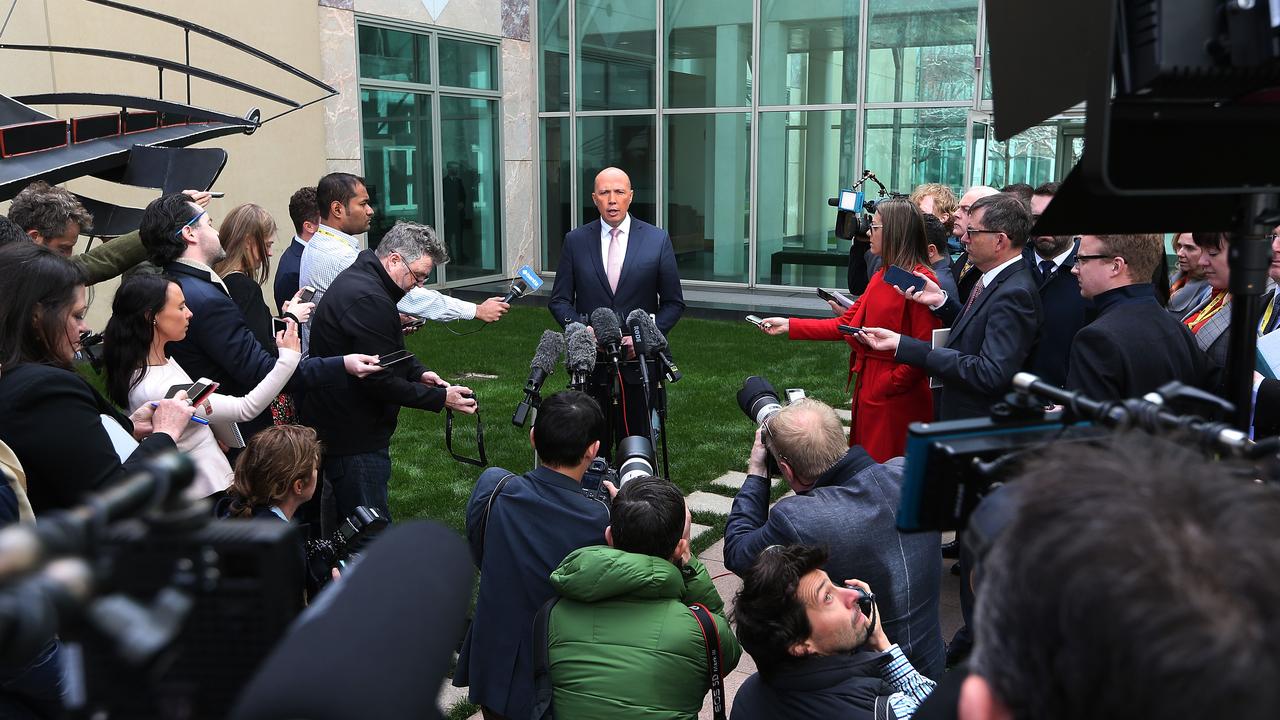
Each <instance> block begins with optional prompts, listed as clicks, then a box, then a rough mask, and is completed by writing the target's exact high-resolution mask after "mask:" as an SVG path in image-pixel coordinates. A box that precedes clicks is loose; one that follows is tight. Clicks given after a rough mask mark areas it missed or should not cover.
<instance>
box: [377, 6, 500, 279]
mask: <svg viewBox="0 0 1280 720" xmlns="http://www.w3.org/2000/svg"><path fill="white" fill-rule="evenodd" d="M357 38H358V43H359V58H360V116H361V128H362V137H363V141H364V142H363V160H364V171H363V172H364V176H365V180H366V183H367V186H368V189H369V196H370V199H371V201H372V202H373V207H374V216H373V222H372V224H371V225H370V228H369V236H368V242H369V247H376V246H377V244H378V242H379V241H380V240H381V239H382V236H383V235H385V234H386V232H387V230H389V229H390V228H391V227H392V226H393V225H394V224H395V222H396V221H397V220H401V219H403V220H410V221H413V222H419V223H426V224H428V225H431V226H432V227H434V228H435V229H436V230H437V232H439V233H440V235H441V237H442V238H443V239H444V241H445V244H446V245H447V246H448V248H449V255H450V262H449V263H448V264H447V265H445V266H444V267H442V268H439V269H438V270H436V271H435V272H433V274H432V279H433V281H437V280H439V281H452V280H466V279H469V278H476V277H486V276H492V275H498V274H501V273H502V272H503V271H504V270H505V263H504V262H503V259H502V224H501V220H500V218H501V217H502V213H501V199H502V157H501V151H500V148H501V146H502V143H501V135H500V134H499V133H500V132H501V130H500V124H501V117H502V115H501V110H500V107H499V96H500V92H499V87H498V85H499V80H498V77H499V73H498V65H497V46H496V45H495V44H493V43H487V42H476V41H472V40H468V39H462V38H458V37H452V36H446V35H437V34H433V33H422V32H409V31H405V30H400V29H395V28H389V27H383V26H381V25H376V24H367V23H364V22H362V23H361V24H360V25H359V27H358V32H357ZM437 155H438V157H437ZM437 160H438V161H437Z"/></svg>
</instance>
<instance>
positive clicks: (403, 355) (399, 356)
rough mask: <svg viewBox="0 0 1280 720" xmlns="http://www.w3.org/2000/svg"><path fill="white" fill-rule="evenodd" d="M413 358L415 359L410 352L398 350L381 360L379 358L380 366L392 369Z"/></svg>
mask: <svg viewBox="0 0 1280 720" xmlns="http://www.w3.org/2000/svg"><path fill="white" fill-rule="evenodd" d="M411 357H413V353H411V352H409V351H408V350H397V351H395V352H393V353H388V354H386V355H383V356H382V357H381V358H379V359H378V365H380V366H382V367H391V366H392V365H395V364H396V363H398V362H403V361H405V360H408V359H409V358H411Z"/></svg>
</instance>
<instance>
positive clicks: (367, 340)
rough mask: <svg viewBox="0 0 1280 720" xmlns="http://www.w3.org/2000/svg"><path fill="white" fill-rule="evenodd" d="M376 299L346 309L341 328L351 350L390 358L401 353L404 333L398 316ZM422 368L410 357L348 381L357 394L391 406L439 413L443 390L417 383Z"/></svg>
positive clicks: (423, 369)
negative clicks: (370, 396) (374, 398)
mask: <svg viewBox="0 0 1280 720" xmlns="http://www.w3.org/2000/svg"><path fill="white" fill-rule="evenodd" d="M383 305H384V303H381V302H379V300H378V299H377V298H373V297H365V298H361V299H359V300H356V301H355V302H354V303H353V304H352V305H351V307H349V308H348V309H347V312H346V315H345V317H344V319H343V329H344V331H345V332H346V334H347V337H348V338H349V339H350V341H351V347H353V348H368V349H367V350H363V349H362V350H361V352H365V353H368V354H370V355H379V356H382V355H390V354H391V353H394V352H398V351H400V350H404V349H405V348H404V331H403V329H402V328H401V325H400V315H399V313H398V312H396V311H395V310H394V309H388V308H386V307H384V306H383ZM423 372H426V367H425V366H424V365H422V364H421V363H419V362H418V361H417V358H412V359H410V360H406V361H404V362H400V363H397V364H395V365H392V366H390V367H388V368H387V369H386V370H384V371H382V372H376V373H374V374H372V375H370V376H368V377H365V378H361V379H358V380H352V382H353V383H354V384H355V385H356V386H357V387H359V388H360V392H362V393H368V394H371V395H373V396H375V397H377V398H378V399H380V400H382V401H384V402H386V403H389V404H393V405H401V406H403V407H412V408H420V409H422V410H431V411H432V412H440V410H441V409H443V408H444V400H445V395H446V393H445V390H444V388H440V387H431V386H427V385H424V384H422V382H421V381H420V379H421V377H422V373H423Z"/></svg>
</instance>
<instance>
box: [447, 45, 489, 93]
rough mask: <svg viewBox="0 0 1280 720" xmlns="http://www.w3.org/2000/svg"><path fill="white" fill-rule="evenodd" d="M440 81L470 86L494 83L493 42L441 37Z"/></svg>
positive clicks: (478, 88)
mask: <svg viewBox="0 0 1280 720" xmlns="http://www.w3.org/2000/svg"><path fill="white" fill-rule="evenodd" d="M439 42H440V84H441V85H452V86H453V87H464V88H471V89H473V90H493V89H495V88H496V87H497V85H496V79H495V77H494V72H493V46H492V45H481V44H479V43H473V42H466V41H465V40H454V39H452V38H445V37H442V38H440V40H439Z"/></svg>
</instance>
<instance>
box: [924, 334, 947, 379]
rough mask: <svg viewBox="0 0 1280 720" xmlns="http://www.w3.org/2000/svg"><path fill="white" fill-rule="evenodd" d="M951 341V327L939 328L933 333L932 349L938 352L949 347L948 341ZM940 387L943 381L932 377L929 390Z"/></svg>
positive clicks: (930, 377)
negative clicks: (939, 349)
mask: <svg viewBox="0 0 1280 720" xmlns="http://www.w3.org/2000/svg"><path fill="white" fill-rule="evenodd" d="M950 339H951V328H949V327H944V328H937V329H936V330H934V331H933V341H932V342H931V343H930V347H932V348H933V349H934V350H937V349H938V348H944V347H946V346H947V341H948V340H950ZM940 387H942V379H941V378H939V377H936V376H934V375H930V376H929V388H930V389H931V390H932V389H936V388H940Z"/></svg>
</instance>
